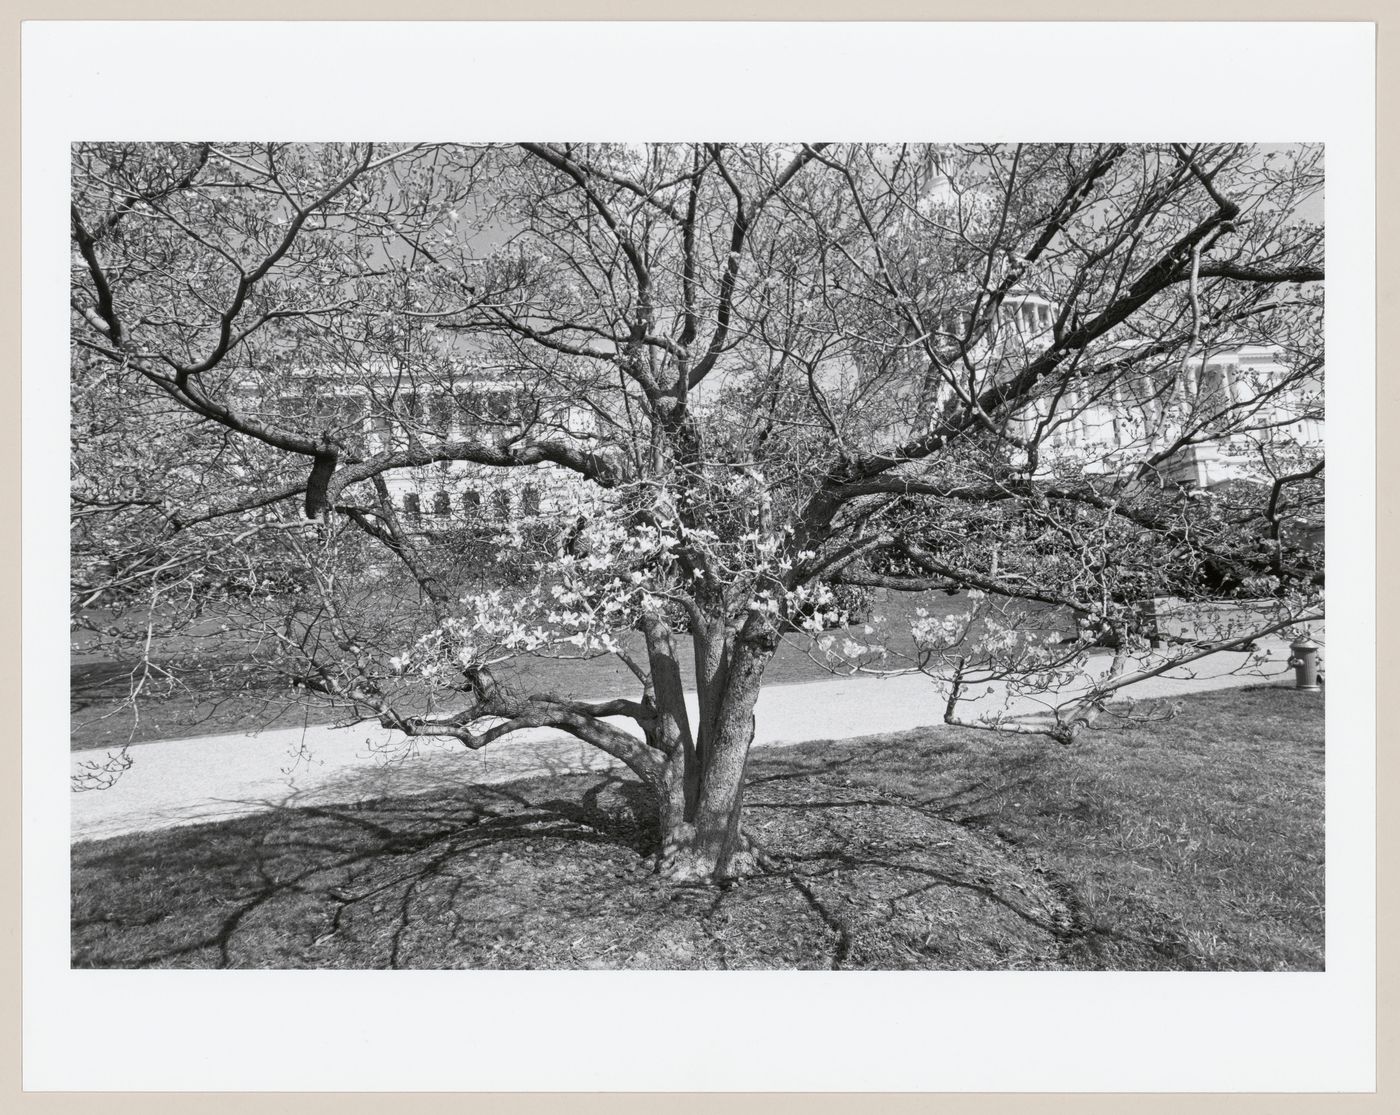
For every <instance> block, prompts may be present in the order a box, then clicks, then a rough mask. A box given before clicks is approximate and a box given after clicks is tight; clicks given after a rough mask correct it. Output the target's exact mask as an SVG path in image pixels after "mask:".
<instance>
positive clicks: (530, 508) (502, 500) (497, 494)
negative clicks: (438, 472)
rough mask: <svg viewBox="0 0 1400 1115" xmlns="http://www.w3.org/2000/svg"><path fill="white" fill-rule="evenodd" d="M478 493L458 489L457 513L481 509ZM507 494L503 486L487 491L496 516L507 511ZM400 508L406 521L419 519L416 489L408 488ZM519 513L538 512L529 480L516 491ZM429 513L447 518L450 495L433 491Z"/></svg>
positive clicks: (537, 496)
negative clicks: (518, 492) (518, 496)
mask: <svg viewBox="0 0 1400 1115" xmlns="http://www.w3.org/2000/svg"><path fill="white" fill-rule="evenodd" d="M481 502H482V501H481V493H480V492H478V491H476V490H475V489H471V490H468V491H465V492H463V493H462V497H461V504H462V509H461V513H462V514H463V515H465V516H467V517H468V518H471V517H473V516H476V515H479V514H480V513H481ZM511 506H512V501H511V495H510V492H508V491H507V490H506V489H504V488H497V489H496V490H495V491H493V492H492V493H491V510H492V511H493V512H495V514H496V515H497V517H499V518H502V519H507V518H509V517H510V513H511ZM403 512H404V515H405V516H406V517H407V518H408V520H409V521H410V522H413V523H418V522H421V521H422V519H423V500H422V497H421V496H419V494H418V493H417V492H408V493H406V494H405V495H404V497H403ZM520 513H521V514H522V515H538V514H539V513H540V491H539V489H538V488H536V487H535V486H534V485H533V484H527V485H525V487H524V488H523V489H521V492H520ZM433 515H434V516H435V517H437V518H448V517H450V516H451V515H452V496H451V494H450V493H448V492H436V493H434V495H433Z"/></svg>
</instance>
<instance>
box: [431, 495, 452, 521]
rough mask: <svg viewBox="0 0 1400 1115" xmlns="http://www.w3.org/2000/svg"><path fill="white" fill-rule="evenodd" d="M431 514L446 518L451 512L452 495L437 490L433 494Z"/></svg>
mask: <svg viewBox="0 0 1400 1115" xmlns="http://www.w3.org/2000/svg"><path fill="white" fill-rule="evenodd" d="M433 514H434V515H437V516H439V517H440V518H446V517H447V516H448V515H451V514H452V497H451V496H450V495H448V494H447V493H446V492H438V494H437V495H435V496H433Z"/></svg>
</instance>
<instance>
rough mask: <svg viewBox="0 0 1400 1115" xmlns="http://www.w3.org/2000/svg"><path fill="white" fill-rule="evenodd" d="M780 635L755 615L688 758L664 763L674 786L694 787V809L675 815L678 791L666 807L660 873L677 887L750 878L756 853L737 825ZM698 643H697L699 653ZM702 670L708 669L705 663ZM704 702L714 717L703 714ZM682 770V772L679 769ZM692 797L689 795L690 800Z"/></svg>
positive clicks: (718, 682) (712, 685) (713, 688)
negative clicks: (766, 676)
mask: <svg viewBox="0 0 1400 1115" xmlns="http://www.w3.org/2000/svg"><path fill="white" fill-rule="evenodd" d="M777 645H778V634H777V631H776V630H775V629H774V628H773V627H772V625H771V624H770V623H768V622H767V621H766V620H758V619H756V618H750V620H749V621H748V622H746V623H745V625H744V628H743V629H742V630H741V631H740V632H739V634H738V635H737V636H735V638H734V640H733V645H732V647H731V648H729V649H728V651H727V653H726V655H725V657H726V658H727V659H728V661H727V662H726V664H725V668H724V669H722V670H719V671H717V672H715V673H713V674H711V676H710V678H709V686H708V689H709V692H708V693H707V694H705V695H704V696H705V697H707V698H708V699H707V700H702V712H701V716H702V721H701V733H700V736H701V738H699V739H697V741H696V745H695V748H694V749H693V751H692V752H691V753H689V754H688V755H687V754H685V753H683V752H680V751H677V752H675V753H673V754H672V756H671V760H670V762H668V763H667V772H666V779H667V782H668V785H670V786H672V787H674V786H675V785H676V784H677V783H678V784H680V785H681V786H684V785H686V784H687V783H693V784H694V785H695V786H696V792H695V795H694V799H693V805H692V804H691V803H690V802H689V801H688V802H687V806H688V807H687V809H686V810H685V814H684V816H683V817H682V818H680V819H678V818H677V816H676V813H677V810H676V808H675V799H676V795H675V792H674V789H672V792H671V793H670V794H668V795H666V797H667V799H668V800H663V802H662V803H661V815H662V816H661V819H662V850H661V857H660V860H659V862H658V871H659V872H660V873H661V874H662V875H664V876H665V877H667V878H669V879H672V880H674V881H676V882H687V883H715V882H720V881H723V880H725V879H732V878H736V877H741V876H743V875H746V874H749V873H751V872H752V871H753V870H754V868H755V867H756V866H757V852H756V850H755V849H754V847H753V846H752V844H751V842H750V841H749V840H748V839H747V837H745V836H744V833H743V830H742V828H741V826H740V818H741V816H742V813H743V801H744V776H745V773H746V771H747V768H748V759H749V748H750V747H751V746H752V744H753V737H754V705H755V704H756V703H757V701H758V695H759V691H760V688H761V686H762V682H763V671H764V668H765V667H766V666H767V664H768V661H769V659H771V658H772V657H773V652H774V651H775V650H776V649H777ZM699 649H700V645H699V643H698V642H697V650H699ZM697 666H698V667H701V668H702V669H703V661H698V662H697ZM704 705H711V706H712V708H713V712H712V714H711V715H710V716H706V710H705V709H704V707H703V706H704ZM682 765H684V769H681V770H676V769H675V768H677V767H678V766H682ZM686 796H687V797H688V795H686Z"/></svg>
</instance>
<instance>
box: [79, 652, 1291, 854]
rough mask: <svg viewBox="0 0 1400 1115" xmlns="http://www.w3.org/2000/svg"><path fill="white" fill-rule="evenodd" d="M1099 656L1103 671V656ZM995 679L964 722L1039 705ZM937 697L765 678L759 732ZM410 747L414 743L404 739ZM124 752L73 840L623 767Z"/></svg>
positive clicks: (242, 739) (925, 714)
mask: <svg viewBox="0 0 1400 1115" xmlns="http://www.w3.org/2000/svg"><path fill="white" fill-rule="evenodd" d="M1260 646H1261V649H1268V650H1269V651H1270V662H1269V664H1268V667H1267V670H1268V672H1267V673H1266V674H1263V675H1261V673H1260V672H1259V671H1257V670H1254V669H1252V668H1248V667H1247V661H1246V660H1247V656H1246V655H1244V654H1242V653H1231V654H1224V653H1222V654H1217V655H1213V656H1212V657H1210V658H1208V659H1204V660H1202V661H1201V662H1198V663H1196V664H1195V665H1194V667H1193V668H1192V670H1191V672H1190V673H1188V672H1187V671H1185V670H1181V671H1177V674H1176V676H1163V677H1158V678H1153V679H1150V680H1148V681H1144V682H1142V683H1140V684H1138V685H1134V686H1132V687H1131V688H1130V689H1128V690H1127V691H1126V695H1130V696H1132V697H1134V698H1137V699H1145V698H1149V697H1164V696H1175V695H1180V694H1185V693H1192V692H1198V691H1201V690H1206V689H1220V688H1224V687H1227V686H1240V685H1258V684H1261V683H1269V682H1278V681H1282V680H1284V679H1285V674H1287V676H1291V671H1286V670H1285V668H1284V663H1285V662H1286V660H1287V658H1288V654H1289V652H1288V648H1287V646H1286V644H1284V643H1283V642H1281V641H1279V640H1272V641H1270V640H1261V643H1260ZM1095 661H1096V663H1099V666H1098V668H1099V669H1106V668H1107V666H1108V661H1109V659H1108V657H1107V656H1104V657H1103V658H1102V659H1101V660H1097V659H1096V660H1095ZM993 688H994V690H995V691H994V692H992V693H990V694H983V695H982V696H980V697H979V698H978V699H977V700H976V701H975V702H970V703H969V704H968V705H966V706H964V711H963V712H962V713H960V715H962V716H963V717H964V718H966V719H971V718H973V717H976V716H978V715H996V714H1000V713H1003V712H1005V713H1009V714H1012V715H1017V716H1023V715H1030V714H1033V713H1034V712H1036V711H1037V706H1036V705H1035V704H1034V703H1033V702H1029V701H1024V700H1020V701H1017V700H1011V701H1008V698H1007V696H1006V694H1005V692H1004V690H1003V689H1001V688H1000V687H993ZM1072 695H1073V694H1072V692H1070V693H1065V694H1062V698H1063V699H1069V698H1070V697H1071V696H1072ZM944 699H945V697H944V696H943V687H942V686H940V685H938V684H937V683H936V682H934V681H932V680H930V679H929V678H927V677H924V676H922V675H918V674H915V675H912V676H904V677H893V678H884V679H872V678H831V679H829V680H824V681H817V682H808V683H802V684H796V685H772V686H768V687H766V688H765V689H764V690H763V693H762V695H761V696H760V697H759V701H758V708H757V710H756V719H757V734H756V737H755V740H754V742H755V744H756V745H757V746H781V745H783V744H793V743H800V742H803V741H807V740H818V739H847V738H850V737H853V736H864V735H875V734H883V733H888V732H898V731H905V730H908V729H911V728H918V727H923V726H925V725H928V724H937V723H939V722H940V721H941V719H942V710H943V701H944ZM621 723H622V722H619V724H621ZM396 741H397V742H396ZM410 743H413V744H416V745H417V746H415V747H413V748H411V749H409V748H408V747H407V746H406V745H407V744H410ZM128 754H129V756H130V758H131V760H132V761H131V766H130V768H129V769H128V770H126V771H125V773H123V774H122V775H121V776H120V777H119V778H118V779H117V781H116V783H115V784H114V785H112V786H110V787H109V788H107V789H103V790H88V791H85V792H81V793H75V794H73V795H72V836H73V839H74V840H75V841H76V840H97V839H103V838H106V837H111V836H120V835H122V834H125V833H131V832H141V831H146V830H152V829H161V828H169V827H172V826H175V825H188V824H199V823H202V822H207V821H216V820H224V819H227V818H231V817H240V816H245V815H247V814H250V813H256V812H259V811H262V810H265V809H272V808H277V807H279V806H296V805H307V804H313V803H316V804H327V803H330V802H346V801H359V800H367V799H373V798H380V797H386V796H390V795H397V794H413V793H423V792H427V791H431V790H433V789H437V788H443V787H448V786H452V785H460V784H461V783H462V782H479V783H493V782H509V781H512V780H515V779H519V778H528V777H531V776H533V775H539V774H545V773H555V772H568V771H584V770H602V769H607V768H609V767H612V766H616V765H617V763H616V761H615V760H613V759H612V758H611V757H610V756H608V755H606V754H604V753H603V752H601V751H598V750H596V749H594V748H592V747H589V746H587V745H585V744H582V743H580V742H579V741H578V740H575V739H573V738H572V737H570V736H565V735H563V734H562V733H559V732H557V731H553V730H547V729H535V730H531V731H526V732H521V733H519V734H518V735H516V736H512V737H509V738H507V739H506V740H503V741H501V742H499V743H495V744H492V745H491V746H489V747H487V748H484V749H483V750H481V751H466V750H465V749H463V748H462V747H461V746H460V745H458V744H453V743H452V742H451V741H446V742H443V741H437V740H414V741H409V740H405V739H404V738H403V737H401V736H399V735H398V734H397V733H395V732H390V731H387V730H384V729H381V728H379V727H378V726H376V725H372V724H371V725H366V724H360V725H356V726H355V727H353V728H337V727H335V726H333V725H319V726H314V727H307V728H305V729H301V728H290V729H287V728H283V729H278V730H274V731H266V732H259V733H254V734H240V735H223V736H204V737H199V738H195V739H183V740H162V741H159V742H153V743H141V744H134V745H132V746H131V747H130V749H129V751H128ZM102 758H103V753H102V752H100V751H99V752H93V751H82V752H76V753H74V755H73V760H72V769H73V773H74V774H75V775H76V774H79V773H80V772H81V770H82V769H84V767H83V764H84V763H90V762H93V761H99V762H100V761H101V760H102Z"/></svg>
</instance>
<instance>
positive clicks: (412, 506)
mask: <svg viewBox="0 0 1400 1115" xmlns="http://www.w3.org/2000/svg"><path fill="white" fill-rule="evenodd" d="M403 513H404V514H405V515H406V516H407V517H408V521H409V522H410V523H417V522H418V521H419V520H420V519H421V518H422V517H423V506H422V504H421V503H420V502H419V500H418V493H417V492H409V493H408V494H407V495H405V496H404V497H403Z"/></svg>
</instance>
